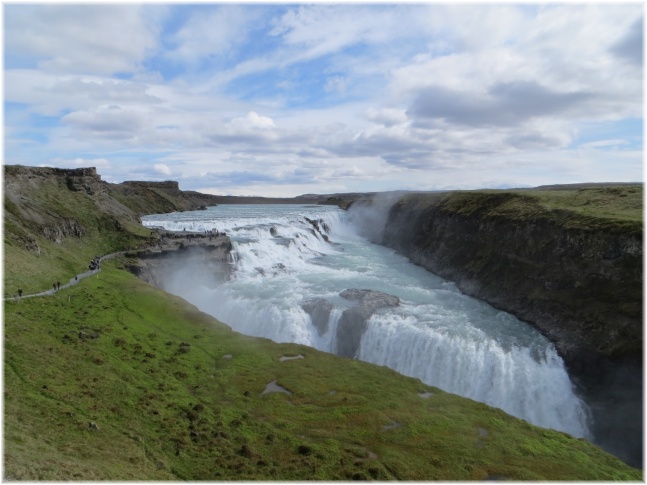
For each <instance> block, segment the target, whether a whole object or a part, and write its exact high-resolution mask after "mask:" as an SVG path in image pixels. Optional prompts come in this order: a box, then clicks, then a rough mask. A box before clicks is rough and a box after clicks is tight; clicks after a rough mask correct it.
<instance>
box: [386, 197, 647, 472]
mask: <svg viewBox="0 0 647 485" xmlns="http://www.w3.org/2000/svg"><path fill="white" fill-rule="evenodd" d="M631 201H633V202H632V203H633V207H632V208H631V210H628V209H627V207H628V206H629V205H631V204H630V203H629V202H631ZM616 207H617V208H618V211H617V213H614V208H616ZM627 214H628V215H627ZM636 214H639V215H638V216H636ZM378 239H379V238H378ZM379 242H381V243H382V244H384V245H386V246H389V247H392V248H394V249H396V250H397V251H398V252H400V253H402V254H404V255H406V256H408V257H409V258H410V259H411V260H412V261H413V262H415V263H417V264H420V265H421V266H423V267H425V268H427V269H428V270H430V271H432V272H433V273H435V274H437V275H439V276H441V277H444V278H447V279H449V280H451V281H454V282H455V283H456V284H457V286H458V287H459V288H460V289H461V290H462V291H463V292H464V293H466V294H469V295H471V296H474V297H477V298H479V299H481V300H484V301H486V302H488V303H490V304H491V305H493V306H494V307H497V308H499V309H502V310H505V311H507V312H509V313H512V314H514V315H516V316H518V317H519V318H520V319H522V320H525V321H527V322H530V323H531V324H533V325H535V326H536V327H537V328H538V329H539V330H540V331H542V332H543V333H544V334H545V335H546V336H547V337H549V338H550V339H551V340H552V341H553V342H554V343H555V345H556V347H557V349H558V350H559V352H560V353H561V355H562V356H563V358H564V360H565V362H566V364H567V366H568V367H569V372H570V373H571V376H572V377H573V378H574V379H575V380H576V381H578V382H580V384H581V388H582V389H583V392H585V393H588V397H589V402H590V403H591V408H592V411H593V415H594V420H595V426H596V429H597V435H598V436H599V437H602V438H601V439H600V440H599V441H600V442H601V444H602V445H603V446H605V447H606V448H607V449H610V450H613V451H614V452H618V449H619V448H625V446H626V445H627V443H628V442H631V446H629V448H631V450H630V451H627V450H626V449H623V450H622V451H620V453H621V454H624V456H625V457H626V458H627V459H628V460H630V461H633V462H634V463H635V462H636V460H637V461H640V456H641V455H642V451H641V450H642V442H641V438H642V436H641V433H640V430H641V423H642V351H643V341H642V340H643V338H642V328H643V327H642V321H643V320H642V319H643V314H642V308H643V305H642V288H643V286H642V285H643V284H642V280H643V234H642V186H628V187H596V188H584V189H579V190H572V191H570V192H569V193H566V192H559V191H556V192H554V193H552V192H548V191H516V192H514V191H492V192H487V191H480V192H454V193H437V194H411V195H407V196H404V197H401V198H399V199H398V200H397V201H396V202H395V203H393V205H391V207H390V210H389V211H388V216H387V219H386V224H385V226H384V231H383V234H382V235H381V240H379ZM610 409H612V411H611V412H610V411H609V410H610ZM628 455H631V457H628Z"/></svg>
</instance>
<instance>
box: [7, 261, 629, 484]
mask: <svg viewBox="0 0 647 485" xmlns="http://www.w3.org/2000/svg"><path fill="white" fill-rule="evenodd" d="M117 264H119V263H117ZM108 266H112V264H108ZM298 355H302V356H303V358H299V359H294V360H284V361H281V358H282V357H286V356H292V357H295V356H298ZM4 381H5V397H4V405H5V421H4V422H5V430H4V431H5V441H4V445H5V446H4V449H5V478H7V479H9V478H11V479H23V480H24V479H26V480H166V479H170V480H224V479H242V480H255V479H263V480H267V479H271V480H293V479H298V480H310V479H319V480H337V479H341V480H348V479H378V480H392V479H400V480H434V479H437V480H472V479H475V480H483V479H487V478H502V479H503V478H506V479H514V480H546V479H561V480H575V479H577V480H585V479H597V480H639V479H640V478H641V473H640V471H638V470H635V469H631V468H630V467H628V466H626V465H624V464H622V463H621V462H620V461H619V460H617V459H616V458H614V457H612V456H611V455H608V454H606V453H604V452H603V451H601V450H599V449H598V448H596V447H595V446H593V445H591V444H590V443H588V442H586V441H583V440H576V439H573V438H570V437H569V436H567V435H565V434H563V433H559V432H555V431H548V430H544V429H540V428H537V427H535V426H532V425H529V424H527V423H526V422H523V421H521V420H518V419H516V418H513V417H510V416H508V415H506V414H505V413H503V412H502V411H499V410H496V409H493V408H490V407H488V406H486V405H484V404H480V403H477V402H474V401H471V400H468V399H464V398H460V397H457V396H454V395H451V394H448V393H445V392H442V391H440V390H438V389H435V388H431V387H429V386H426V385H424V384H422V383H421V382H420V381H418V380H416V379H411V378H406V377H402V376H400V375H398V374H396V373H395V372H393V371H391V370H389V369H386V368H383V367H377V366H373V365H370V364H366V363H362V362H359V361H353V360H348V359H342V358H339V357H335V356H332V355H329V354H325V353H322V352H318V351H316V350H314V349H311V348H308V347H304V346H298V345H293V344H275V343H272V342H270V341H268V340H265V339H259V338H251V337H245V336H242V335H240V334H237V333H235V332H233V331H231V330H229V328H228V327H226V326H224V325H222V324H220V323H219V322H217V321H216V320H214V319H213V318H211V317H209V316H207V315H205V314H202V313H200V312H198V311H197V310H196V309H195V308H194V307H192V306H190V305H188V304H187V303H186V302H184V301H183V300H181V299H179V298H175V297H172V296H170V295H167V294H165V293H163V292H161V291H159V290H157V289H155V288H152V287H150V286H148V285H146V284H144V283H143V282H141V281H139V280H137V279H136V278H134V277H133V276H132V275H130V274H129V273H127V272H125V271H123V270H119V269H117V268H115V267H109V268H107V269H104V271H102V272H101V273H99V274H98V275H96V276H93V277H91V278H88V279H86V280H83V281H82V282H81V283H79V285H77V286H75V287H73V288H70V289H67V290H64V291H61V292H59V293H58V294H56V295H55V296H50V297H43V298H32V299H23V300H21V301H9V302H7V303H6V305H5V371H4ZM273 381H276V382H277V384H278V385H280V386H282V387H283V388H285V389H286V390H289V391H290V392H291V394H286V393H283V392H277V393H270V394H263V391H264V390H265V389H266V386H267V385H268V384H270V383H271V382H273Z"/></svg>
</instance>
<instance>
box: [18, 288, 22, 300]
mask: <svg viewBox="0 0 647 485" xmlns="http://www.w3.org/2000/svg"><path fill="white" fill-rule="evenodd" d="M18 298H22V288H18Z"/></svg>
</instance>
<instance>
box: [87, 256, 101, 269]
mask: <svg viewBox="0 0 647 485" xmlns="http://www.w3.org/2000/svg"><path fill="white" fill-rule="evenodd" d="M88 267H89V268H90V271H94V270H95V269H101V256H95V257H94V258H93V259H92V261H90V265H89V266H88Z"/></svg>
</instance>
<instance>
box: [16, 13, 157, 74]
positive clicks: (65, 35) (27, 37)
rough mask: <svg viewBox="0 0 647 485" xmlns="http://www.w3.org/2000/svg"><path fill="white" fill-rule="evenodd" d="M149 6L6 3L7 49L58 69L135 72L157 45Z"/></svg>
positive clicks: (88, 71) (106, 72) (39, 65)
mask: <svg viewBox="0 0 647 485" xmlns="http://www.w3.org/2000/svg"><path fill="white" fill-rule="evenodd" d="M145 9H146V11H147V12H148V11H150V12H153V10H154V9H151V8H150V7H146V8H145V7H140V6H136V5H117V4H115V5H19V4H18V5H7V6H5V26H6V30H5V49H6V52H8V53H9V54H10V55H9V57H8V59H9V60H13V59H14V58H15V57H18V56H20V57H22V58H27V59H33V60H34V61H35V62H36V63H37V64H38V67H39V69H42V70H44V71H50V72H58V73H78V74H89V73H101V74H112V73H116V72H133V71H138V70H139V69H140V68H141V63H142V62H143V61H144V59H145V57H146V55H147V54H149V53H150V52H151V51H152V50H154V49H156V47H157V34H156V32H155V26H154V25H153V24H152V23H151V22H150V21H149V20H148V19H147V17H146V15H145Z"/></svg>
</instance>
